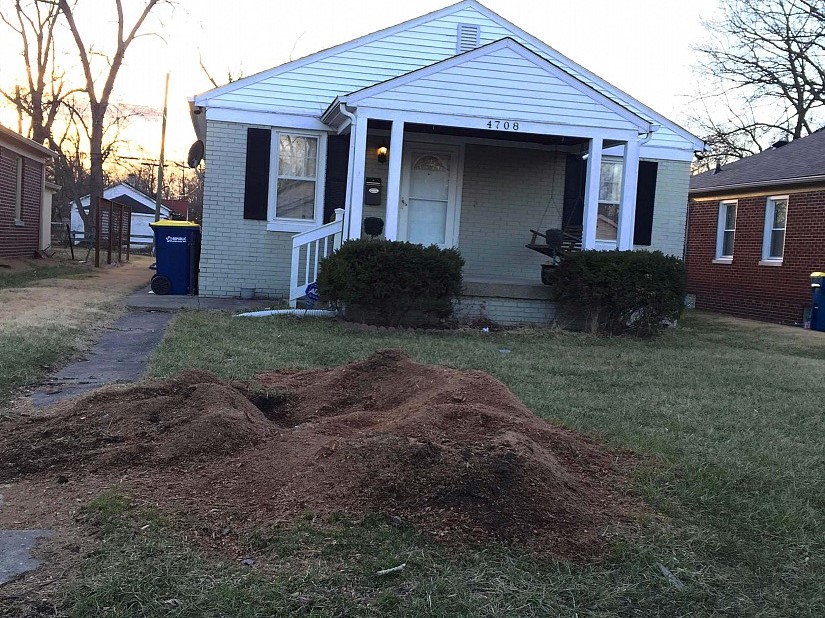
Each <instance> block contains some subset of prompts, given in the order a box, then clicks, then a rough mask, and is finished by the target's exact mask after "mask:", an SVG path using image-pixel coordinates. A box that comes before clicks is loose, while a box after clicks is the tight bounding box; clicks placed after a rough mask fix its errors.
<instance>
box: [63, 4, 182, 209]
mask: <svg viewBox="0 0 825 618" xmlns="http://www.w3.org/2000/svg"><path fill="white" fill-rule="evenodd" d="M77 2H78V0H75V2H69V0H57V5H58V8H59V11H60V13H61V14H62V15H63V17H64V18H65V20H66V23H67V24H68V26H69V30H70V32H71V34H72V38H73V39H74V42H75V45H76V46H77V51H78V54H79V59H80V65H81V68H82V69H83V75H84V77H85V87H84V89H83V92H84V94H85V95H86V97H87V99H88V110H89V122H90V126H89V127H88V135H89V192H90V194H91V204H92V207H94V205H95V204H97V198H98V197H100V196H101V195H102V193H103V186H104V185H103V161H104V158H105V156H106V153H105V152H104V148H103V144H104V136H105V130H106V119H107V112H108V111H109V106H110V101H111V97H112V92H113V91H114V87H115V81H116V80H117V76H118V73H119V72H120V69H121V67H122V65H123V60H124V58H125V57H126V51H127V50H128V49H129V46H130V45H131V44H132V42H133V41H134V40H135V39H136V38H137V37H138V36H141V29H142V28H143V26H144V24H145V22H146V19H147V18H148V17H149V14H150V13H151V12H152V9H154V8H155V6H157V5H158V4H160V3H164V4H166V3H168V2H167V1H166V0H145V2H144V3H143V4H142V5H141V9H140V11H139V14H138V17H137V18H136V20H135V21H134V23H133V24H132V25H131V27H129V26H128V25H127V24H126V16H125V15H124V11H123V1H122V0H111V2H113V4H114V8H115V10H116V13H117V23H116V27H115V41H114V50H113V51H112V52H111V54H110V55H108V56H107V57H106V68H105V69H104V71H103V75H102V79H96V76H95V72H94V70H93V66H92V57H93V55H94V56H98V55H101V53H102V52H100V51H99V48H98V47H97V45H95V46H94V47H93V46H92V45H90V44H88V43H87V42H86V41H85V40H84V38H83V35H82V34H81V32H80V29H79V27H78V24H77V21H76V19H75V7H76V6H77ZM133 2H134V0H132V2H130V6H131V5H132V3H133ZM100 84H102V86H100ZM90 214H91V213H90Z"/></svg>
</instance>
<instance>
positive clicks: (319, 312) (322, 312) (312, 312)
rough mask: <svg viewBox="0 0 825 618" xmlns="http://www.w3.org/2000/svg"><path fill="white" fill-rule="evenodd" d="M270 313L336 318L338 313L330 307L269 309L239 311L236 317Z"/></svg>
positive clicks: (261, 316)
mask: <svg viewBox="0 0 825 618" xmlns="http://www.w3.org/2000/svg"><path fill="white" fill-rule="evenodd" d="M270 315H294V316H298V317H299V318H302V317H305V316H306V317H311V318H334V317H335V316H336V315H338V313H337V312H335V311H329V310H328V309H268V310H266V311H250V312H248V313H238V314H237V315H235V316H234V317H236V318H265V317H268V316H270Z"/></svg>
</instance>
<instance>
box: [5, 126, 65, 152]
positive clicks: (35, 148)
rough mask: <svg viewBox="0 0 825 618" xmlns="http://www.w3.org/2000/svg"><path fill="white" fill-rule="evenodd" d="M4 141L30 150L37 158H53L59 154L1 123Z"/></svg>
mask: <svg viewBox="0 0 825 618" xmlns="http://www.w3.org/2000/svg"><path fill="white" fill-rule="evenodd" d="M4 141H5V142H9V143H11V144H12V145H13V146H17V147H18V148H21V149H23V150H25V151H27V152H29V153H30V154H32V155H34V157H35V158H37V159H53V158H54V157H56V156H57V154H56V153H55V152H53V151H51V150H49V149H48V148H46V147H45V146H44V145H43V144H38V143H37V142H35V141H34V140H30V139H29V138H28V137H23V136H22V135H20V134H19V133H17V132H15V131H12V130H11V129H9V128H8V127H5V126H3V125H2V124H0V142H4Z"/></svg>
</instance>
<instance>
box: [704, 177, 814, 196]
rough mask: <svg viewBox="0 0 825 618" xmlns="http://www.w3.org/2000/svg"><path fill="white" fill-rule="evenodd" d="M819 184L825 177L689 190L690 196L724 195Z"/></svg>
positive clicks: (784, 179)
mask: <svg viewBox="0 0 825 618" xmlns="http://www.w3.org/2000/svg"><path fill="white" fill-rule="evenodd" d="M817 182H825V175H823V174H819V175H817V176H804V177H802V178H782V179H779V180H768V181H765V182H749V183H740V184H734V185H718V186H715V187H704V188H701V189H688V193H689V194H690V195H712V194H714V193H724V192H726V191H735V190H741V189H751V190H758V189H761V188H763V187H764V188H768V187H787V186H792V185H805V184H813V183H817Z"/></svg>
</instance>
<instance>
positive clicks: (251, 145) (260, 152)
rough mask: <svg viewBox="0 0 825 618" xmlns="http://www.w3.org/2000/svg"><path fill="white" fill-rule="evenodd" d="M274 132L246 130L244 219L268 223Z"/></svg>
mask: <svg viewBox="0 0 825 618" xmlns="http://www.w3.org/2000/svg"><path fill="white" fill-rule="evenodd" d="M271 144H272V131H270V130H269V129H247V130H246V184H245V186H244V195H243V218H244V219H256V220H258V221H266V211H267V203H268V202H269V148H270V146H271Z"/></svg>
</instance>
